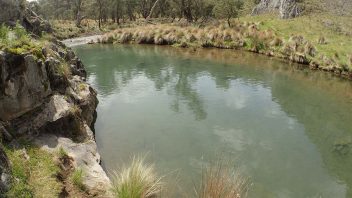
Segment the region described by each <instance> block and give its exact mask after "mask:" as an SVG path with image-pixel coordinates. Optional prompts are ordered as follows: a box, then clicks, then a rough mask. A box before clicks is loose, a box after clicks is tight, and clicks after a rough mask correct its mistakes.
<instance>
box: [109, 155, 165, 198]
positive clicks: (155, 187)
mask: <svg viewBox="0 0 352 198" xmlns="http://www.w3.org/2000/svg"><path fill="white" fill-rule="evenodd" d="M161 179H162V178H161V177H158V176H157V175H156V171H155V168H154V165H151V164H146V163H145V160H144V157H133V159H132V162H131V164H130V165H128V166H124V167H123V168H122V169H121V170H120V171H117V172H114V177H113V189H112V191H113V193H114V195H115V197H117V198H156V197H158V195H159V193H160V192H161V189H162V186H163V184H162V182H161Z"/></svg>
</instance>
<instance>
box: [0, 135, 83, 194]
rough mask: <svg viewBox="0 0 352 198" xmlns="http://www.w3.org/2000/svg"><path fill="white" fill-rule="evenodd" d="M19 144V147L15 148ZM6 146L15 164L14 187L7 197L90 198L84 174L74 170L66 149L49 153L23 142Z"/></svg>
mask: <svg viewBox="0 0 352 198" xmlns="http://www.w3.org/2000/svg"><path fill="white" fill-rule="evenodd" d="M13 144H16V145H13ZM13 144H8V145H5V147H4V150H5V153H6V155H7V156H8V158H9V161H10V163H11V173H12V175H11V177H12V180H13V184H12V185H11V188H10V189H9V191H8V192H7V193H6V196H7V197H60V196H62V195H64V194H66V193H67V191H68V192H70V193H69V194H70V195H71V196H79V197H86V195H85V194H84V190H82V189H84V188H83V187H82V186H83V184H81V182H80V181H81V180H82V175H79V174H77V173H80V172H81V171H80V170H74V168H73V166H72V164H70V163H72V162H71V161H72V159H71V158H70V157H69V156H68V155H67V154H66V152H64V151H63V150H62V149H60V150H58V152H54V153H52V152H48V151H46V150H44V149H41V148H39V147H37V146H35V145H34V144H32V143H31V142H28V141H25V140H23V139H21V140H20V141H18V142H17V141H16V142H14V143H13Z"/></svg>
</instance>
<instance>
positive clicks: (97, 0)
mask: <svg viewBox="0 0 352 198" xmlns="http://www.w3.org/2000/svg"><path fill="white" fill-rule="evenodd" d="M245 1H246V0H37V1H32V2H30V3H29V5H30V7H31V8H32V9H33V10H34V11H35V12H37V13H39V14H40V15H42V16H43V17H45V18H48V19H67V20H75V21H76V25H77V26H78V27H79V26H80V25H81V21H82V20H83V19H85V18H89V19H95V20H97V21H98V22H99V25H100V24H102V23H104V22H106V21H108V20H112V21H113V22H115V23H121V22H124V21H126V20H130V21H134V20H136V19H137V18H144V19H147V20H148V19H149V18H172V19H181V18H184V19H187V21H189V22H195V21H199V20H203V21H206V20H207V19H209V18H210V17H216V18H222V19H227V20H228V22H229V19H230V18H233V17H237V16H238V14H239V10H240V9H242V7H243V4H244V2H245ZM247 1H252V2H258V0H247Z"/></svg>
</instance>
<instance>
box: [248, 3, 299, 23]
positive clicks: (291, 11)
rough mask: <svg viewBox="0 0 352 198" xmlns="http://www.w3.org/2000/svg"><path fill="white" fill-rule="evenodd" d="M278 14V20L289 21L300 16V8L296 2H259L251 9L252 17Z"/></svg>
mask: <svg viewBox="0 0 352 198" xmlns="http://www.w3.org/2000/svg"><path fill="white" fill-rule="evenodd" d="M272 12H278V13H279V15H280V18H282V19H289V18H294V17H297V16H299V15H300V14H301V8H300V7H299V5H298V3H297V1H296V0H261V1H260V3H259V4H258V5H257V6H256V7H255V8H254V9H253V11H252V15H259V14H264V13H272Z"/></svg>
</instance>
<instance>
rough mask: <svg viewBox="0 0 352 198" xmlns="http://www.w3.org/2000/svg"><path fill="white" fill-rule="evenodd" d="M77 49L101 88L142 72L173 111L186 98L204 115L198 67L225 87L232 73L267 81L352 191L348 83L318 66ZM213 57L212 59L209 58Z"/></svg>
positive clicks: (230, 56)
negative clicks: (316, 69) (167, 97)
mask: <svg viewBox="0 0 352 198" xmlns="http://www.w3.org/2000/svg"><path fill="white" fill-rule="evenodd" d="M87 47H88V48H89V47H90V46H87ZM80 50H81V49H77V51H78V53H80V52H81V51H80ZM80 55H81V57H82V59H83V61H84V62H85V63H86V65H87V66H88V67H89V71H90V72H91V73H92V74H94V76H95V78H96V79H95V83H96V84H97V86H98V87H99V91H100V94H102V95H109V94H111V93H112V92H113V91H116V90H119V89H120V88H121V87H123V86H124V85H126V84H128V83H129V81H130V80H131V79H133V78H134V77H135V76H138V75H140V74H143V75H145V76H146V77H147V78H148V79H150V80H152V81H153V82H154V86H155V89H156V90H163V89H166V90H167V93H168V94H169V95H171V96H172V97H173V101H172V103H171V104H170V108H171V109H172V110H173V111H175V112H178V111H179V110H180V105H181V104H186V105H187V107H188V109H190V110H191V111H192V112H193V114H194V116H195V117H196V119H199V120H202V119H205V118H206V117H207V112H206V110H205V107H204V101H203V100H202V97H201V96H200V95H199V93H197V90H196V89H195V88H194V84H195V81H196V80H197V77H198V76H199V75H201V74H202V73H203V72H206V73H207V75H208V76H210V77H212V78H213V79H214V82H215V83H216V86H217V87H220V88H223V89H225V90H226V89H229V88H230V84H231V81H232V80H235V79H241V81H243V82H248V83H249V84H251V85H253V84H261V85H262V86H264V87H269V88H270V90H272V97H273V100H275V102H278V103H279V104H280V106H281V107H282V109H283V110H284V111H285V112H286V113H287V114H289V115H292V116H294V117H295V118H296V119H297V120H298V121H299V122H300V123H302V124H303V125H304V127H305V130H306V134H307V136H308V137H309V138H310V139H311V141H312V142H313V143H314V144H315V145H316V146H317V148H318V149H319V152H320V153H321V156H322V159H323V161H324V164H325V165H326V167H327V169H328V170H329V173H330V174H331V175H334V176H336V177H337V178H338V179H339V180H341V181H343V182H344V183H346V184H347V186H348V190H347V194H346V197H352V190H351V189H352V187H351V184H352V166H350V165H351V164H352V157H351V156H352V144H351V143H349V142H348V141H350V140H351V139H352V133H351V132H352V126H351V123H350V121H351V120H352V117H351V116H352V115H351V114H350V112H349V111H348V110H346V109H351V106H352V104H351V103H349V104H348V102H346V101H347V100H350V101H352V92H351V90H352V85H351V83H345V82H340V81H338V80H336V79H333V78H332V79H330V80H327V79H329V78H331V77H328V78H327V76H329V75H328V74H324V73H320V72H319V73H315V74H312V73H309V75H306V73H305V72H304V71H302V70H299V69H295V67H287V65H286V64H283V63H282V62H280V61H277V60H275V61H272V60H270V59H269V58H267V57H261V56H258V55H254V54H248V53H242V52H237V53H233V51H231V50H229V51H227V50H222V51H221V52H220V51H218V50H196V51H194V50H192V49H179V48H169V47H153V46H133V47H126V46H124V47H116V46H115V47H111V46H103V47H101V48H99V51H98V50H97V49H94V47H92V50H87V49H84V53H83V52H82V53H80ZM175 57H177V58H175ZM213 60H216V62H217V64H211V61H213ZM219 63H220V64H219ZM233 63H236V64H233ZM93 65H96V66H93ZM173 66H176V67H173ZM312 84H314V86H311V85H312ZM288 87H290V89H287V88H288ZM321 93H324V94H325V95H321ZM317 100H319V102H317ZM332 112H335V113H332ZM351 141H352V140H351ZM340 144H345V145H347V147H346V148H347V153H346V151H344V150H343V151H342V153H341V152H340V151H339V148H340V147H341V146H339V145H340ZM343 149H345V147H343Z"/></svg>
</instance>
